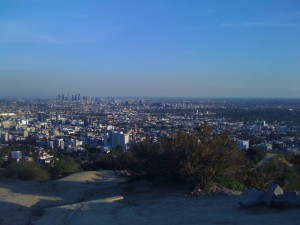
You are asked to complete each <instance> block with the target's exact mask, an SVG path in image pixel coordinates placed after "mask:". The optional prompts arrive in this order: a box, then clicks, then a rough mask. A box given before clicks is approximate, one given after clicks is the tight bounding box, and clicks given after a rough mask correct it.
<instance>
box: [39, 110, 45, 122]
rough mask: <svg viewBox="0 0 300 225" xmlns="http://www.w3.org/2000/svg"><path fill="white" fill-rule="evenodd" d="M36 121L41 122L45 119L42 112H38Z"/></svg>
mask: <svg viewBox="0 0 300 225" xmlns="http://www.w3.org/2000/svg"><path fill="white" fill-rule="evenodd" d="M38 121H40V122H41V123H43V122H45V121H46V119H45V113H44V112H39V113H38Z"/></svg>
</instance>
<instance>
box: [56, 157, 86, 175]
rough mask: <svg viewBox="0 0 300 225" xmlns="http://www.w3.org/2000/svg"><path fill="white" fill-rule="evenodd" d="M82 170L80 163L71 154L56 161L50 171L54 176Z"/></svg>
mask: <svg viewBox="0 0 300 225" xmlns="http://www.w3.org/2000/svg"><path fill="white" fill-rule="evenodd" d="M80 170H81V167H80V165H79V164H78V163H77V162H76V161H75V160H74V159H73V158H72V157H71V156H63V157H61V158H60V159H59V160H58V161H55V163H54V165H53V167H52V168H51V170H50V171H51V174H52V175H54V176H61V175H66V174H70V173H76V172H79V171H80Z"/></svg>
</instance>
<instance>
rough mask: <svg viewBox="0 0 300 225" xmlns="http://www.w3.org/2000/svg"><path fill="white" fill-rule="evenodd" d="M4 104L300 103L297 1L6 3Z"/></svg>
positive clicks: (0, 38)
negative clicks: (67, 100)
mask: <svg viewBox="0 0 300 225" xmlns="http://www.w3.org/2000/svg"><path fill="white" fill-rule="evenodd" d="M0 21H1V22H0V49H1V50H0V97H36V96H42V97H56V96H57V94H58V93H65V94H66V93H68V92H69V93H74V94H76V93H82V94H83V95H86V96H99V97H106V96H119V97H122V96H124V97H199V98H201V97H248V98H249V97H250V98H252V97H253V98H278V97H279V98H299V97H300V88H299V84H300V76H299V69H298V68H299V63H300V61H299V60H300V42H299V41H298V39H299V36H300V3H299V1H296V0H289V1H283V0H275V1H264V2H261V1H250V0H246V1H237V0H236V1H230V3H229V2H224V1H217V0H215V1H195V0H190V1H188V0H187V1H180V0H173V1H170V0H166V1H158V0H154V1H138V0H125V1H120V0H114V1H96V0H91V1H88V2H87V1H81V0H78V1H58V0H51V1H50V0H45V1H40V0H28V1H26V2H24V1H20V0H12V1H2V2H1V3H0Z"/></svg>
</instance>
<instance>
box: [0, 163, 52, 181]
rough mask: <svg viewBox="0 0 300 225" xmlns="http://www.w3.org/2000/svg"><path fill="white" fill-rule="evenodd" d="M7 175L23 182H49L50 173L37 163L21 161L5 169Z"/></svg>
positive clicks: (10, 164)
mask: <svg viewBox="0 0 300 225" xmlns="http://www.w3.org/2000/svg"><path fill="white" fill-rule="evenodd" d="M5 175H6V176H8V177H16V176H18V178H19V179H22V180H40V181H42V180H48V179H49V177H50V175H49V173H48V172H47V171H46V170H45V169H43V168H42V167H40V166H39V165H38V164H37V163H35V162H29V161H22V160H21V161H20V162H19V163H18V164H17V163H16V162H15V161H14V162H11V163H9V164H8V165H7V166H6V168H5Z"/></svg>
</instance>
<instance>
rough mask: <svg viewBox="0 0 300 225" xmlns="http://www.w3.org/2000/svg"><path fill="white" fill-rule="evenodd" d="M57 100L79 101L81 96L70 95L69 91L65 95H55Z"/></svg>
mask: <svg viewBox="0 0 300 225" xmlns="http://www.w3.org/2000/svg"><path fill="white" fill-rule="evenodd" d="M57 100H60V101H80V100H81V97H80V94H72V95H71V96H70V95H69V93H68V95H67V96H65V94H64V93H62V94H58V95H57Z"/></svg>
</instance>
